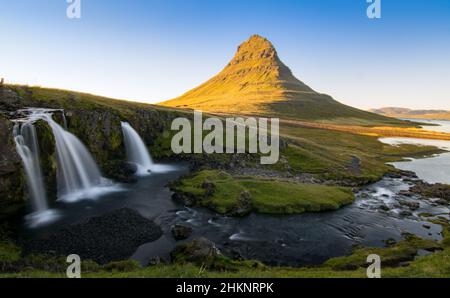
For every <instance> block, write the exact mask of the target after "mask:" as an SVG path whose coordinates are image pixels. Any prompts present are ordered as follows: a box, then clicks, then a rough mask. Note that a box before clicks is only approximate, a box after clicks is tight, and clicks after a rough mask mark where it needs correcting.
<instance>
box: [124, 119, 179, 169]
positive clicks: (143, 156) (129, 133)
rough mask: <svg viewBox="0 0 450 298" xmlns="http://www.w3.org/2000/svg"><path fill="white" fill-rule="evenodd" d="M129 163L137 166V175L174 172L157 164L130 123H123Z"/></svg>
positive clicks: (169, 167) (166, 166) (168, 167)
mask: <svg viewBox="0 0 450 298" xmlns="http://www.w3.org/2000/svg"><path fill="white" fill-rule="evenodd" d="M121 125H122V132H123V136H124V137H123V138H124V143H125V149H126V152H127V158H128V162H130V163H134V164H135V165H136V166H137V169H138V170H137V173H136V174H137V175H138V176H145V175H149V174H151V173H164V172H168V171H171V170H173V168H172V167H171V166H168V165H162V164H155V163H153V161H152V158H151V156H150V153H149V152H148V150H147V147H146V146H145V144H144V141H143V140H142V138H141V137H140V136H139V134H138V133H137V132H136V130H134V128H133V127H132V126H131V125H130V124H129V123H128V122H121Z"/></svg>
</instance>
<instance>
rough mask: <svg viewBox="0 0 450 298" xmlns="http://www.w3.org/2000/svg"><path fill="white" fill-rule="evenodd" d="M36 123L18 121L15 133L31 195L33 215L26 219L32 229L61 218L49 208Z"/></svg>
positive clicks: (29, 120)
mask: <svg viewBox="0 0 450 298" xmlns="http://www.w3.org/2000/svg"><path fill="white" fill-rule="evenodd" d="M34 121H36V119H35V118H34V117H30V118H29V119H23V120H21V121H17V122H16V124H15V125H14V131H13V135H14V141H15V143H16V150H17V153H18V154H19V156H20V158H21V159H22V164H23V167H24V169H25V178H26V182H27V186H28V191H29V195H30V202H31V208H32V213H31V214H29V215H28V216H27V217H26V219H27V221H28V224H29V225H30V226H31V227H36V226H38V225H40V224H43V223H48V222H51V221H53V220H55V219H56V218H58V217H59V215H58V213H57V212H55V211H53V210H50V209H49V208H48V203H47V195H46V193H45V187H44V179H43V176H42V171H41V166H40V159H39V142H38V138H37V134H36V128H35V126H34Z"/></svg>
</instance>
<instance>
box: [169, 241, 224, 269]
mask: <svg viewBox="0 0 450 298" xmlns="http://www.w3.org/2000/svg"><path fill="white" fill-rule="evenodd" d="M219 255H221V253H220V251H219V249H217V247H216V245H215V244H214V242H212V241H210V240H208V239H206V238H203V237H201V238H197V239H194V240H193V241H192V242H189V243H184V244H179V245H177V246H176V247H175V249H174V250H173V251H172V252H171V253H170V257H171V259H172V262H175V263H177V262H192V263H196V264H201V263H204V262H205V261H209V260H211V259H212V258H214V257H217V256H219Z"/></svg>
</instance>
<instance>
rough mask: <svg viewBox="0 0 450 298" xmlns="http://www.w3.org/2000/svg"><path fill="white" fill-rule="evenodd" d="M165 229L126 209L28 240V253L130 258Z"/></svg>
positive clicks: (104, 260)
mask: <svg viewBox="0 0 450 298" xmlns="http://www.w3.org/2000/svg"><path fill="white" fill-rule="evenodd" d="M161 235H162V230H161V228H160V227H159V226H157V225H156V224H155V223H154V222H153V221H151V220H149V219H147V218H145V217H143V216H141V215H140V214H139V213H138V212H137V211H135V210H132V209H128V208H123V209H118V210H115V211H113V212H110V213H108V214H105V215H102V216H98V217H93V218H91V219H89V220H88V221H87V222H85V223H80V224H76V225H72V226H68V227H65V228H63V229H61V230H59V231H57V232H55V233H53V234H51V235H49V236H46V237H43V238H38V239H33V238H32V239H24V240H23V242H22V247H23V253H24V254H45V255H50V256H67V255H70V254H78V255H79V256H80V257H81V258H82V259H83V260H93V261H95V262H97V263H99V264H105V263H108V262H111V261H118V260H124V259H128V258H129V257H130V256H131V255H132V254H133V253H134V252H135V250H136V248H137V247H138V246H139V245H142V244H144V243H147V242H152V241H155V240H157V239H158V238H159V237H161Z"/></svg>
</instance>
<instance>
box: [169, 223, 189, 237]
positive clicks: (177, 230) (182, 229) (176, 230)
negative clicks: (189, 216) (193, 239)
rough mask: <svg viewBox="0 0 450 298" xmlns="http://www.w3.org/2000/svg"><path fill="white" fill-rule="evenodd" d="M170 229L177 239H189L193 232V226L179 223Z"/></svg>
mask: <svg viewBox="0 0 450 298" xmlns="http://www.w3.org/2000/svg"><path fill="white" fill-rule="evenodd" d="M170 231H171V232H172V235H173V238H175V240H184V239H187V238H189V236H191V234H192V228H191V227H187V226H183V225H178V224H177V225H174V226H172V227H171V229H170Z"/></svg>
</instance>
